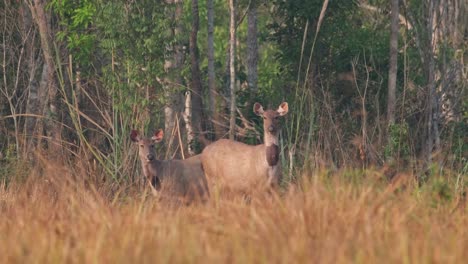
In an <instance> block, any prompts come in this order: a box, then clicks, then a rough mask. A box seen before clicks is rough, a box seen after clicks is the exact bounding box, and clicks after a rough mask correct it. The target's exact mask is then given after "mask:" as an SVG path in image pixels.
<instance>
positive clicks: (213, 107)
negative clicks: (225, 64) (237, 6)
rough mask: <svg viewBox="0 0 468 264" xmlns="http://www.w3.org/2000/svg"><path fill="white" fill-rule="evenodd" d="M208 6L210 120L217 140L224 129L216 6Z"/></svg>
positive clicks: (211, 4) (211, 3)
mask: <svg viewBox="0 0 468 264" xmlns="http://www.w3.org/2000/svg"><path fill="white" fill-rule="evenodd" d="M207 5H208V89H209V109H210V119H211V121H212V124H213V128H214V131H215V139H217V138H220V137H222V135H223V134H224V129H223V128H222V126H220V125H219V124H220V123H221V118H220V114H219V109H218V105H217V104H216V102H217V99H218V96H217V92H216V75H215V57H214V6H213V0H207Z"/></svg>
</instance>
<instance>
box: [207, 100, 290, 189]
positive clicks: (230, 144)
mask: <svg viewBox="0 0 468 264" xmlns="http://www.w3.org/2000/svg"><path fill="white" fill-rule="evenodd" d="M253 111H254V113H255V114H256V115H258V116H261V117H263V129H264V143H263V144H260V145H256V146H250V145H246V144H244V143H241V142H236V141H232V140H227V139H220V140H218V141H216V142H213V143H211V144H210V145H208V146H207V147H206V148H205V149H204V150H203V153H202V165H203V169H204V171H205V174H206V177H207V178H208V180H209V181H210V184H214V185H218V186H220V187H221V188H227V189H231V190H234V191H241V192H246V191H247V192H248V191H249V190H252V189H256V190H258V187H260V188H265V187H266V188H270V187H277V186H278V184H279V182H280V181H281V177H282V174H281V163H280V162H279V154H280V149H279V140H278V134H279V130H280V122H279V117H281V116H284V115H286V114H287V113H288V103H286V102H283V103H281V104H280V106H279V107H278V109H277V110H266V111H265V110H263V106H262V105H261V104H259V103H255V104H254V107H253Z"/></svg>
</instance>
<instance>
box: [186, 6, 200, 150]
mask: <svg viewBox="0 0 468 264" xmlns="http://www.w3.org/2000/svg"><path fill="white" fill-rule="evenodd" d="M199 24H200V22H199V14H198V0H192V32H191V33H190V60H191V65H190V69H191V72H192V82H191V88H192V93H191V95H192V111H191V112H192V120H191V121H192V122H191V124H195V127H192V128H191V129H190V131H189V130H187V133H188V135H187V143H188V151H189V154H190V155H194V154H195V149H194V148H193V146H194V143H195V142H194V138H196V137H194V135H193V133H195V134H200V131H202V130H203V127H204V126H203V125H202V124H201V123H202V120H203V118H202V116H203V103H202V93H203V91H202V84H201V79H200V68H199V60H198V46H197V39H198V28H199ZM190 133H192V134H190Z"/></svg>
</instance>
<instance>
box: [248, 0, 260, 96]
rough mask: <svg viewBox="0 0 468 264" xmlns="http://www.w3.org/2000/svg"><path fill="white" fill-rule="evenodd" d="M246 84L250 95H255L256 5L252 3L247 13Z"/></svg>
mask: <svg viewBox="0 0 468 264" xmlns="http://www.w3.org/2000/svg"><path fill="white" fill-rule="evenodd" d="M247 24H248V26H247V27H248V29H247V82H248V84H249V89H250V92H251V93H252V94H256V93H257V89H258V88H257V80H258V75H257V61H258V46H257V5H256V3H255V1H252V4H251V5H250V8H249V10H248V13H247Z"/></svg>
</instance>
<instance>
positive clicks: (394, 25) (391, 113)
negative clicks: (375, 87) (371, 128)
mask: <svg viewBox="0 0 468 264" xmlns="http://www.w3.org/2000/svg"><path fill="white" fill-rule="evenodd" d="M398 1H399V0H392V15H391V18H392V19H391V31H390V68H389V70H388V96H387V124H388V126H390V125H391V124H393V123H395V104H396V101H395V100H396V80H397V59H398V28H399V21H398V15H399V13H398Z"/></svg>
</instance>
